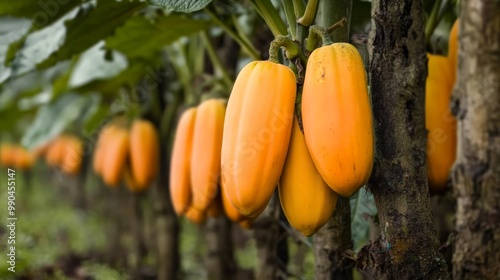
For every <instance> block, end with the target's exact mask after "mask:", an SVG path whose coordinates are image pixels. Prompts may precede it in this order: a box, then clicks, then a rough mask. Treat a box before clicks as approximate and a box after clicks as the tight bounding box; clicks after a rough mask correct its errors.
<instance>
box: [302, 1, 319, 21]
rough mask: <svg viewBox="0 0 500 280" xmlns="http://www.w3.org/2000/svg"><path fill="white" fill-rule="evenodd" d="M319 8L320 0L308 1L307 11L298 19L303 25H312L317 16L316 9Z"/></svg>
mask: <svg viewBox="0 0 500 280" xmlns="http://www.w3.org/2000/svg"><path fill="white" fill-rule="evenodd" d="M317 9H318V0H310V1H309V2H307V6H306V11H305V12H304V15H303V16H302V17H301V18H299V19H298V20H297V22H298V23H299V24H301V25H303V26H311V24H313V22H314V18H315V17H316V10H317Z"/></svg>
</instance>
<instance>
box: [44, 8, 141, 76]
mask: <svg viewBox="0 0 500 280" xmlns="http://www.w3.org/2000/svg"><path fill="white" fill-rule="evenodd" d="M145 6H146V3H144V2H139V1H128V0H127V1H121V2H117V1H112V0H99V1H98V2H97V6H96V7H95V8H93V9H92V10H90V11H88V12H87V13H85V14H84V15H80V16H79V17H77V18H75V19H73V20H71V21H68V22H66V24H65V25H66V30H67V34H66V40H65V43H64V45H63V46H62V47H61V48H60V49H59V50H58V51H57V52H55V53H54V54H52V55H51V57H50V58H49V59H47V60H46V61H44V62H43V63H42V64H40V65H39V67H42V68H44V67H47V66H50V65H53V64H54V63H56V62H57V61H59V60H62V59H67V58H70V57H71V56H72V55H74V54H78V53H81V52H83V51H84V50H87V49H88V48H90V47H92V46H93V45H95V44H96V43H97V42H99V41H101V40H103V39H105V38H106V37H108V36H110V35H112V34H113V33H114V32H115V30H116V28H118V27H120V26H122V25H123V24H124V23H125V22H126V21H127V20H128V19H129V18H130V17H131V16H132V14H134V13H135V12H136V11H138V10H140V9H142V8H144V7H145Z"/></svg>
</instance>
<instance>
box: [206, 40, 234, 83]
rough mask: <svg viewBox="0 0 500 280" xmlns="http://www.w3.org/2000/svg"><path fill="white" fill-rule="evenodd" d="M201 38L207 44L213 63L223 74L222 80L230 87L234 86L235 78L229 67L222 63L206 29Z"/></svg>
mask: <svg viewBox="0 0 500 280" xmlns="http://www.w3.org/2000/svg"><path fill="white" fill-rule="evenodd" d="M201 39H202V40H203V43H204V44H205V48H206V50H207V53H208V57H209V58H210V60H211V61H212V64H213V65H214V68H215V70H216V71H218V72H219V73H220V74H221V75H222V80H223V81H224V83H225V84H226V86H228V88H232V87H233V80H232V79H231V77H230V75H229V72H227V69H226V68H225V67H224V65H223V64H222V61H221V60H220V59H219V57H218V56H217V54H216V53H215V49H214V46H213V45H212V42H210V38H209V37H208V32H207V31H204V32H203V33H202V34H201Z"/></svg>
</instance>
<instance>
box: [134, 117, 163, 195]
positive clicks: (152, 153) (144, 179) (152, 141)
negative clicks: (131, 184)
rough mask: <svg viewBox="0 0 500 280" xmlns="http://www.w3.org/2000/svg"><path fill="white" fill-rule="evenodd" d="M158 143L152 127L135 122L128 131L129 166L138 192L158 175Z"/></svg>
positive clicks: (143, 122) (141, 122) (147, 122)
mask: <svg viewBox="0 0 500 280" xmlns="http://www.w3.org/2000/svg"><path fill="white" fill-rule="evenodd" d="M159 155H160V142H159V136H158V132H157V131H156V128H155V127H154V125H153V124H152V123H151V122H149V121H146V120H136V121H134V122H133V123H132V129H131V131H130V164H131V171H132V174H133V177H134V178H135V182H136V183H137V187H138V188H139V189H140V190H143V189H146V188H147V187H148V186H149V185H150V184H151V183H152V182H153V180H154V179H155V178H156V176H157V175H158V166H159V161H160V158H159Z"/></svg>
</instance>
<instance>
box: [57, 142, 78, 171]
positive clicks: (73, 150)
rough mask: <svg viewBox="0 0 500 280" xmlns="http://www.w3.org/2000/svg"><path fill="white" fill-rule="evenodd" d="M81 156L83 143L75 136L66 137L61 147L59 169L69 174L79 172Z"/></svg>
mask: <svg viewBox="0 0 500 280" xmlns="http://www.w3.org/2000/svg"><path fill="white" fill-rule="evenodd" d="M82 158H83V143H82V142H81V141H80V139H78V138H77V137H74V136H71V137H67V138H66V141H65V145H64V148H63V155H62V159H61V169H62V170H63V171H64V172H66V173H68V174H71V175H76V174H78V173H79V172H80V169H81V166H82Z"/></svg>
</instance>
